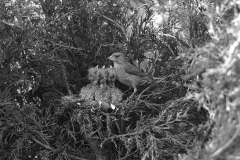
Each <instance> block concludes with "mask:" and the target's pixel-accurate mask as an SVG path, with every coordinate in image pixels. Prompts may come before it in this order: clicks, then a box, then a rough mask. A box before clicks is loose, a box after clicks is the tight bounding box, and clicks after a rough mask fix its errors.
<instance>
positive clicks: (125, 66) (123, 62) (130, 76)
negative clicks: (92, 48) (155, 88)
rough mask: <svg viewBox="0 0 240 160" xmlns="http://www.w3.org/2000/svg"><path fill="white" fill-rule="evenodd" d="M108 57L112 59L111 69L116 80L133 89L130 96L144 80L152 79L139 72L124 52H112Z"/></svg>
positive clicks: (149, 80)
mask: <svg viewBox="0 0 240 160" xmlns="http://www.w3.org/2000/svg"><path fill="white" fill-rule="evenodd" d="M108 59H109V60H111V61H113V69H114V71H115V73H116V77H117V80H118V81H119V82H121V83H122V84H125V85H127V86H128V87H129V88H133V89H134V91H133V93H132V95H131V96H130V98H131V97H132V96H133V95H134V94H135V93H136V92H137V87H138V86H140V85H141V84H143V83H144V82H151V81H152V79H151V78H150V77H149V76H148V75H146V74H145V73H143V72H141V71H140V70H139V69H138V68H137V67H135V66H134V65H132V64H131V63H130V62H129V61H128V59H127V58H126V56H125V55H124V53H121V52H116V53H113V54H112V55H111V56H110V57H109V58H108ZM130 98H129V99H130Z"/></svg>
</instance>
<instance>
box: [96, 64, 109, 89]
mask: <svg viewBox="0 0 240 160" xmlns="http://www.w3.org/2000/svg"><path fill="white" fill-rule="evenodd" d="M98 79H99V83H100V87H101V88H102V89H105V88H106V81H107V70H106V69H105V66H103V67H102V68H101V69H99V70H98Z"/></svg>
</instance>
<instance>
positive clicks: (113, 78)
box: [107, 66, 117, 87]
mask: <svg viewBox="0 0 240 160" xmlns="http://www.w3.org/2000/svg"><path fill="white" fill-rule="evenodd" d="M116 79H117V75H116V73H115V71H114V69H113V67H112V66H110V67H109V68H107V81H108V84H109V86H111V87H114V86H115V81H116Z"/></svg>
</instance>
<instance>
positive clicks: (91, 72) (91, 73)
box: [88, 66, 99, 85]
mask: <svg viewBox="0 0 240 160" xmlns="http://www.w3.org/2000/svg"><path fill="white" fill-rule="evenodd" d="M98 73H99V71H98V66H96V67H91V68H89V69H88V80H90V81H91V84H92V85H97V83H98V80H99V76H98Z"/></svg>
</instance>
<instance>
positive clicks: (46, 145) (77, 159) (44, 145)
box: [30, 136, 88, 160]
mask: <svg viewBox="0 0 240 160" xmlns="http://www.w3.org/2000/svg"><path fill="white" fill-rule="evenodd" d="M30 138H31V139H32V140H33V141H34V142H36V143H37V144H39V145H40V146H42V147H43V148H46V149H48V150H50V151H52V152H54V151H55V150H56V149H55V148H53V147H51V146H50V145H48V144H43V143H42V142H40V141H39V140H37V139H36V138H35V137H34V136H30ZM67 156H68V157H70V158H73V159H76V160H88V159H85V158H80V157H77V156H74V155H70V154H67Z"/></svg>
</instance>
